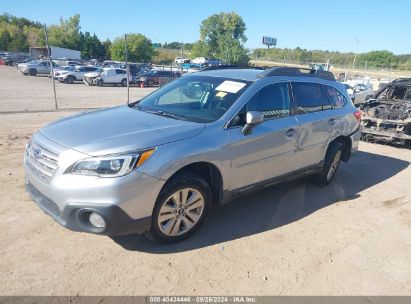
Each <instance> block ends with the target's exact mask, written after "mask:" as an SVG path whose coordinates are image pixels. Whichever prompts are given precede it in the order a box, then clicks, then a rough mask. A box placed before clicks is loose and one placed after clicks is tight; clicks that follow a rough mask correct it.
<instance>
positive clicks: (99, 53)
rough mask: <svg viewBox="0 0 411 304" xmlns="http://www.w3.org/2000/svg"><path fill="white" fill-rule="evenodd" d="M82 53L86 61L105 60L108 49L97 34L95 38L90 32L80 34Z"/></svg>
mask: <svg viewBox="0 0 411 304" xmlns="http://www.w3.org/2000/svg"><path fill="white" fill-rule="evenodd" d="M80 51H81V57H82V58H84V59H98V60H104V59H105V58H106V49H105V47H104V46H103V44H102V43H101V42H100V40H99V39H98V38H97V36H96V34H94V35H93V36H91V35H90V33H89V32H85V34H83V33H80Z"/></svg>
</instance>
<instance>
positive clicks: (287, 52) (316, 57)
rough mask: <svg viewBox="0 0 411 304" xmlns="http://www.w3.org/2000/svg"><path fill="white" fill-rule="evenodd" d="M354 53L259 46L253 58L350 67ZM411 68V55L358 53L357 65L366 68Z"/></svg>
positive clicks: (382, 52) (384, 52)
mask: <svg viewBox="0 0 411 304" xmlns="http://www.w3.org/2000/svg"><path fill="white" fill-rule="evenodd" d="M354 56H355V54H354V53H340V52H330V51H320V50H312V51H309V50H306V49H301V48H299V47H297V48H295V49H287V48H284V49H282V48H271V49H265V48H259V49H255V50H254V51H253V53H252V55H251V57H252V58H253V59H260V60H272V61H277V62H287V63H300V64H309V63H311V62H326V61H327V60H330V63H331V64H332V65H335V66H341V67H350V66H352V64H353V60H354ZM366 65H367V67H371V68H400V69H410V68H411V55H397V56H396V55H394V54H393V53H391V52H389V51H371V52H368V53H362V54H357V56H356V61H355V66H356V67H359V68H365V66H366Z"/></svg>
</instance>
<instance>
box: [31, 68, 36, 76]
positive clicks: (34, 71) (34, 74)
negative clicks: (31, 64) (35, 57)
mask: <svg viewBox="0 0 411 304" xmlns="http://www.w3.org/2000/svg"><path fill="white" fill-rule="evenodd" d="M29 74H30V76H36V75H37V70H36V69H30V70H29Z"/></svg>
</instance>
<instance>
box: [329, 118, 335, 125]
mask: <svg viewBox="0 0 411 304" xmlns="http://www.w3.org/2000/svg"><path fill="white" fill-rule="evenodd" d="M328 124H329V125H330V126H333V125H335V119H334V118H331V119H330V120H329V121H328Z"/></svg>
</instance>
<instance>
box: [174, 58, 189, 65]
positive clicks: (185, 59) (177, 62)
mask: <svg viewBox="0 0 411 304" xmlns="http://www.w3.org/2000/svg"><path fill="white" fill-rule="evenodd" d="M187 60H189V59H187V58H183V57H176V59H174V63H175V64H183V63H185V61H187Z"/></svg>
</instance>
